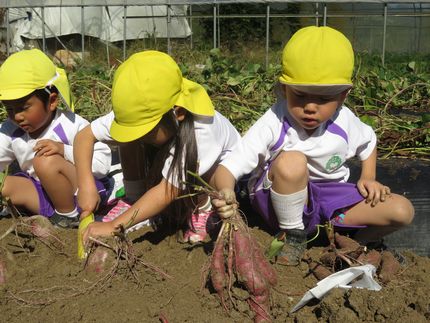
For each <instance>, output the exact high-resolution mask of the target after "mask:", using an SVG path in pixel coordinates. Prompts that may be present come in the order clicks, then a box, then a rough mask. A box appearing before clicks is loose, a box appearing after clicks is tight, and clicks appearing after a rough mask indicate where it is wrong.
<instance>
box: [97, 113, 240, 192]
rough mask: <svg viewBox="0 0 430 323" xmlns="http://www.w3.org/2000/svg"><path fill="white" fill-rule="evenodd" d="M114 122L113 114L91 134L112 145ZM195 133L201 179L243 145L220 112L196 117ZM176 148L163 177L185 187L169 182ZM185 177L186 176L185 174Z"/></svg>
mask: <svg viewBox="0 0 430 323" xmlns="http://www.w3.org/2000/svg"><path fill="white" fill-rule="evenodd" d="M113 120H114V114H113V112H110V113H109V114H107V115H105V116H102V117H100V118H98V119H96V120H94V121H93V122H92V123H91V130H92V131H93V134H94V136H95V137H96V139H97V140H100V141H102V142H112V141H113V139H112V137H111V135H110V127H111V125H112V122H113ZM194 133H195V136H196V143H197V160H198V165H199V167H198V173H199V175H203V174H205V173H206V172H207V171H209V170H210V169H211V168H212V167H213V166H214V165H217V164H218V163H220V162H221V161H222V160H224V158H225V157H226V156H227V154H228V153H230V152H231V151H232V150H233V149H234V147H235V146H236V144H237V143H238V142H239V139H240V135H239V133H238V132H237V130H236V129H235V128H234V127H233V125H232V124H231V123H230V122H229V121H228V120H227V119H226V118H225V117H224V116H223V115H221V114H220V113H219V112H215V115H214V116H213V117H202V116H197V115H194ZM173 153H174V147H173V148H172V149H171V150H170V156H169V157H168V158H167V159H166V161H165V162H164V166H163V170H162V174H163V177H164V178H165V179H166V180H167V181H168V182H169V183H170V184H172V185H174V186H176V187H181V184H180V181H179V179H178V178H169V179H168V178H167V174H168V171H169V168H170V165H171V163H172V159H173V157H172V156H173ZM183 175H184V174H183Z"/></svg>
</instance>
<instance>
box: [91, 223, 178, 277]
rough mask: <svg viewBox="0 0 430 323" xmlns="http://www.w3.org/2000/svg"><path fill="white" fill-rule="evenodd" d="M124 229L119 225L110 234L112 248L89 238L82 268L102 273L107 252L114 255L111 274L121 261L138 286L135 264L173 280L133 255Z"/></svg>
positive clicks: (130, 243)
mask: <svg viewBox="0 0 430 323" xmlns="http://www.w3.org/2000/svg"><path fill="white" fill-rule="evenodd" d="M126 229H127V227H126V226H123V225H119V226H118V227H117V228H116V231H114V232H113V234H112V237H113V241H114V243H113V246H111V245H109V244H108V243H106V242H103V241H100V240H98V239H95V238H93V237H89V240H90V243H89V244H88V246H87V248H88V256H87V258H86V261H85V264H84V267H86V268H90V269H91V270H92V271H95V272H102V271H104V270H103V267H104V263H105V261H106V259H107V257H108V255H109V252H110V251H113V253H114V254H115V262H114V265H113V266H112V268H111V269H110V272H112V274H115V273H116V272H117V270H118V269H119V266H120V264H121V261H122V260H124V262H125V264H126V267H127V269H128V271H129V272H130V273H131V275H132V276H133V278H134V279H135V281H136V282H137V283H138V284H140V282H139V279H138V276H137V272H136V265H137V264H141V265H143V266H144V267H146V268H148V269H151V270H152V271H154V272H156V273H157V274H159V275H161V276H163V277H164V278H168V279H171V278H173V277H172V276H170V275H169V274H167V273H166V272H164V271H163V270H161V269H160V268H158V267H156V266H154V265H152V264H149V263H147V262H144V261H142V260H141V259H139V258H138V257H137V256H136V255H135V253H134V249H133V243H132V242H131V241H130V239H129V238H128V236H127V233H126Z"/></svg>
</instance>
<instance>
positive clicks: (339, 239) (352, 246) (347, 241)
mask: <svg viewBox="0 0 430 323" xmlns="http://www.w3.org/2000/svg"><path fill="white" fill-rule="evenodd" d="M334 238H335V241H336V245H337V247H338V248H339V249H342V250H344V251H345V252H348V251H354V250H356V249H358V248H359V247H360V244H359V243H358V242H357V241H355V240H353V239H351V238H349V237H346V236H344V235H341V234H339V233H337V232H336V233H335V234H334Z"/></svg>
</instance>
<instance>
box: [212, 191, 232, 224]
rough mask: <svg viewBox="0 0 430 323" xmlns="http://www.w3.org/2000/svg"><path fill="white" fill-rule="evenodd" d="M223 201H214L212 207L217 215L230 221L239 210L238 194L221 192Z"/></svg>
mask: <svg viewBox="0 0 430 323" xmlns="http://www.w3.org/2000/svg"><path fill="white" fill-rule="evenodd" d="M219 194H220V195H221V197H222V198H221V199H215V198H213V199H212V205H213V206H214V207H215V209H216V211H217V213H218V214H219V216H220V217H221V218H222V219H228V218H229V217H231V216H233V215H234V214H235V213H236V211H237V209H238V203H237V201H236V194H235V193H234V191H233V190H230V189H223V190H221V191H219Z"/></svg>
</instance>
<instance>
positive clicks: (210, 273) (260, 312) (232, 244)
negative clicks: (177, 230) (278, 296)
mask: <svg viewBox="0 0 430 323" xmlns="http://www.w3.org/2000/svg"><path fill="white" fill-rule="evenodd" d="M188 173H189V174H191V175H192V176H194V177H195V178H196V179H197V180H198V181H200V183H202V184H203V186H200V185H196V184H191V187H192V188H193V189H194V190H195V191H196V192H197V193H193V194H199V193H205V194H208V195H209V196H210V197H212V198H217V199H220V198H221V197H220V196H219V194H218V192H216V191H215V189H214V188H212V187H211V186H210V185H209V184H208V183H206V182H205V181H204V180H203V179H202V178H201V177H200V176H199V175H197V174H195V173H192V172H188ZM189 185H190V184H189ZM193 194H190V195H188V196H191V195H193ZM209 277H210V281H211V283H212V286H213V287H214V289H215V290H216V292H217V293H218V296H219V298H220V301H221V304H222V306H223V308H224V309H225V310H226V312H228V311H229V309H231V307H234V308H237V306H236V299H238V300H241V299H242V297H240V296H238V295H235V294H234V289H233V287H237V288H242V289H243V288H244V289H245V290H246V291H247V292H248V296H247V297H246V301H247V302H248V304H249V306H250V307H251V309H252V311H253V312H254V313H255V316H254V321H255V322H270V321H272V319H271V317H270V289H271V287H273V286H275V285H276V283H277V275H276V272H275V270H274V269H273V268H272V266H271V264H270V263H269V261H268V260H267V259H266V257H265V256H264V254H263V252H262V251H261V248H260V246H259V245H258V243H257V241H256V240H255V239H254V238H253V237H252V235H251V234H250V231H249V228H248V226H247V225H246V224H245V222H244V221H243V219H242V216H241V214H240V213H239V212H235V214H234V215H233V216H232V217H230V218H228V219H224V220H223V223H222V226H221V230H220V232H219V234H218V238H217V240H216V242H215V245H214V249H213V252H212V255H211V257H210V258H209V262H208V264H206V265H205V267H204V269H203V286H204V285H205V284H206V282H207V281H208V278H209Z"/></svg>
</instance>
